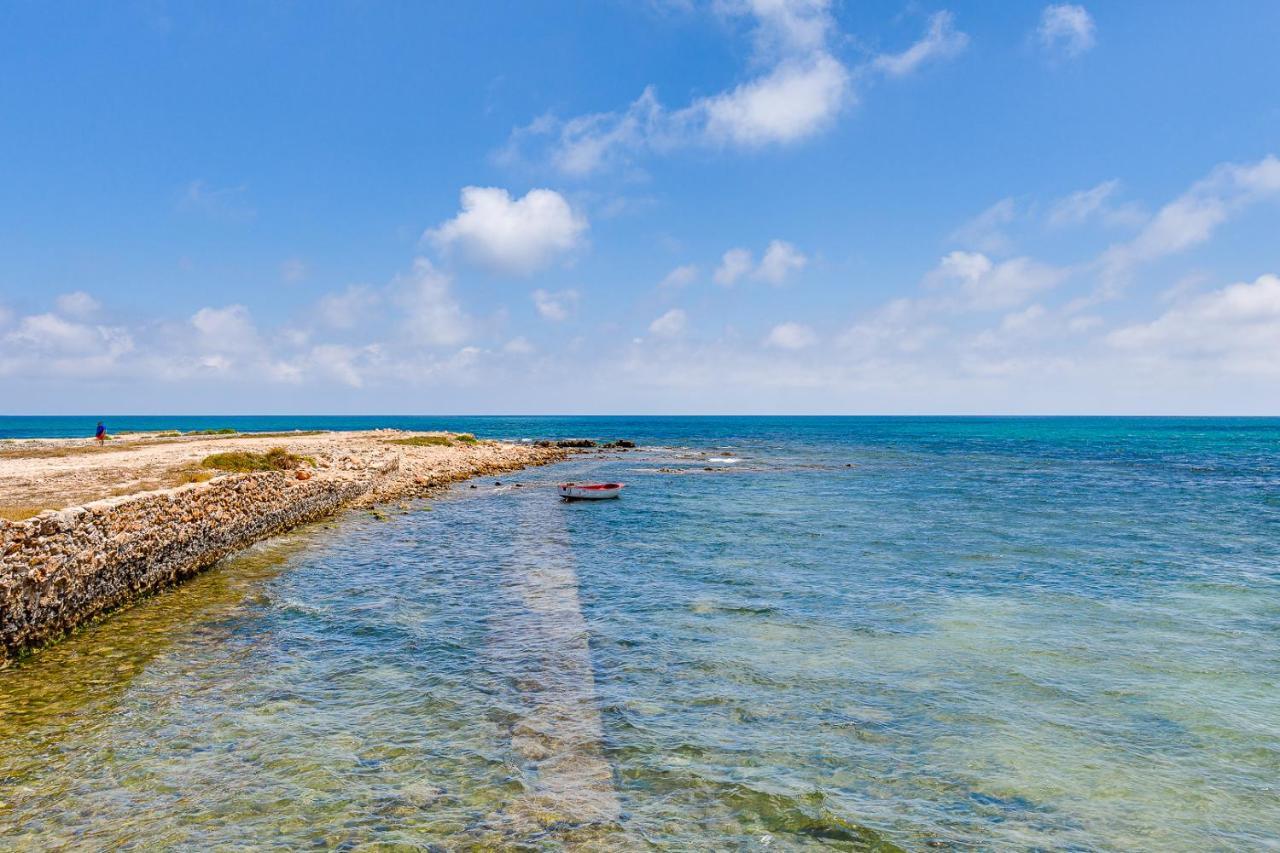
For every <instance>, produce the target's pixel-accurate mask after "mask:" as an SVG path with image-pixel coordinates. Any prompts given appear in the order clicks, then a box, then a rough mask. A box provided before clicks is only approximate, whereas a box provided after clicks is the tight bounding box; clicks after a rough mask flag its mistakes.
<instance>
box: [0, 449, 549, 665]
mask: <svg viewBox="0 0 1280 853" xmlns="http://www.w3.org/2000/svg"><path fill="white" fill-rule="evenodd" d="M414 435H422V434H421V433H418V434H415V433H405V432H398V431H393V430H378V431H371V432H358V433H322V434H318V435H287V434H286V435H274V436H267V437H250V436H219V437H214V438H210V437H199V438H191V437H174V438H160V437H139V438H130V439H128V440H127V441H125V440H119V439H117V441H116V443H115V444H114V445H112V444H109V445H108V446H107V447H105V448H95V447H89V446H87V445H86V443H85V442H83V441H79V442H68V441H57V440H44V441H24V442H5V443H4V444H3V445H0V500H3V502H4V504H6V505H9V506H13V505H31V504H35V505H36V506H38V507H39V506H44V507H50V508H49V509H46V510H44V511H43V512H40V513H39V514H37V515H35V516H34V517H32V518H29V519H25V520H21V521H8V520H4V519H0V665H3V661H4V660H6V659H9V658H12V657H14V656H16V655H18V654H20V653H22V652H23V651H25V650H27V649H31V648H35V647H38V646H41V645H44V644H46V643H48V642H51V641H53V640H56V639H58V638H59V637H61V636H63V635H65V634H66V633H67V632H68V631H71V630H73V629H75V628H76V627H78V626H80V625H82V624H84V623H86V622H88V621H90V620H92V619H94V618H97V617H99V616H102V615H104V614H106V613H108V612H110V611H111V610H114V609H116V608H118V607H121V606H124V605H126V604H128V603H130V602H132V601H134V600H136V599H138V598H140V597H143V596H145V595H148V594H150V593H152V592H154V591H156V590H159V589H162V588H164V587H166V586H169V585H172V584H174V583H178V582H180V581H182V580H183V579H185V578H187V577H190V576H191V575H193V574H196V573H197V572H199V571H201V570H203V569H205V568H207V567H209V566H211V565H212V564H214V563H216V562H217V561H218V560H220V559H222V558H223V557H226V556H228V555H230V554H232V553H235V552H236V551H239V550H241V549H243V548H245V547H247V546H249V545H251V544H253V543H254V542H257V541H260V540H262V539H265V538H267V537H270V536H273V535H278V534H280V533H283V532H285V531H287V530H289V529H291V528H294V527H297V526H298V525H300V524H305V523H307V522H310V521H314V520H317V519H319V518H323V517H325V516H328V515H332V514H334V513H336V512H338V511H340V510H342V509H344V508H347V507H352V506H364V505H370V504H374V503H377V502H380V501H387V500H394V499H397V498H403V497H408V496H412V495H417V494H423V493H426V492H429V491H431V490H433V489H437V488H439V487H441V486H445V485H447V484H449V483H453V482H456V481H459V480H465V479H468V478H470V477H475V476H483V475H487V474H495V473H500V472H505V471H511V470H517V469H520V468H524V467H526V466H529V465H542V464H546V463H550V462H556V461H560V460H562V459H564V458H566V456H567V455H568V453H569V451H566V450H564V449H561V448H555V447H537V446H531V445H521V444H509V443H500V442H490V441H481V442H478V443H475V444H468V443H461V442H454V443H452V444H450V445H448V446H412V445H404V444H395V443H392V441H393V440H396V439H404V438H409V437H412V436H414ZM273 447H284V448H285V449H286V450H288V451H289V452H290V453H294V454H297V455H299V456H305V457H309V458H310V459H311V460H314V466H308V467H307V468H305V469H304V473H301V474H300V473H299V472H295V471H272V472H261V473H251V474H216V475H215V476H213V478H212V479H210V480H208V481H207V482H195V483H188V484H185V485H181V486H176V487H171V488H163V487H160V488H156V487H155V486H156V485H157V484H159V485H161V486H163V484H164V483H166V482H171V481H172V480H173V479H175V478H177V477H180V476H181V475H182V474H183V473H184V472H192V471H197V470H199V467H198V466H199V462H200V460H202V459H203V458H204V457H206V456H208V455H210V454H213V453H221V452H227V451H253V452H262V451H265V450H267V449H270V448H273ZM148 487H151V488H148ZM121 492H124V493H123V494H121ZM86 496H87V497H89V498H90V499H89V500H85V497H86ZM95 497H96V498H97V499H93V498H95Z"/></svg>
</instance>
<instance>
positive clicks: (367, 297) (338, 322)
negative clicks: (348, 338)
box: [317, 284, 380, 329]
mask: <svg viewBox="0 0 1280 853" xmlns="http://www.w3.org/2000/svg"><path fill="white" fill-rule="evenodd" d="M379 301H380V297H379V296H378V294H377V293H375V292H374V291H373V289H372V288H370V287H369V286H368V285H363V284H353V285H351V286H350V287H348V288H347V289H346V290H344V291H342V292H341V293H330V294H327V295H325V296H323V297H321V299H320V303H319V305H318V306H317V311H318V312H319V314H320V319H321V320H322V321H323V322H324V323H325V324H327V325H329V326H332V327H333V328H335V329H351V328H354V327H355V326H357V325H359V324H360V323H361V322H362V321H363V320H364V319H365V317H366V316H367V315H368V313H369V311H370V310H371V309H372V308H373V307H374V306H376V305H377V304H378V303H379Z"/></svg>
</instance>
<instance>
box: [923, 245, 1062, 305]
mask: <svg viewBox="0 0 1280 853" xmlns="http://www.w3.org/2000/svg"><path fill="white" fill-rule="evenodd" d="M1066 277H1067V271H1066V270H1062V269H1058V268H1056V267H1050V266H1047V265H1045V264H1042V263H1039V262H1038V261H1034V260H1032V259H1031V258H1025V257H1019V258H1012V259H1010V260H1007V261H1003V262H1001V263H998V264H997V263H993V262H992V261H991V259H990V258H988V257H987V256H986V255H983V254H981V253H978V252H951V253H950V254H948V255H947V256H946V257H944V258H943V259H942V260H941V261H940V262H939V263H938V266H937V267H936V268H935V269H934V270H933V271H932V272H930V273H929V274H928V275H927V276H926V277H925V279H926V282H927V283H929V284H931V285H934V286H943V287H949V286H953V285H958V286H959V290H960V293H961V294H962V296H963V297H964V305H965V307H968V308H971V309H974V310H979V311H982V310H998V309H1005V308H1012V307H1014V306H1016V305H1020V304H1021V303H1023V302H1025V301H1027V300H1028V299H1030V298H1031V297H1032V296H1035V295H1036V294H1038V293H1041V292H1043V291H1046V290H1049V289H1050V288H1052V287H1055V286H1056V285H1058V284H1059V283H1061V282H1062V281H1063V280H1064V279H1065V278H1066Z"/></svg>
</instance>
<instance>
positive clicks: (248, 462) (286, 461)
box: [200, 447, 316, 473]
mask: <svg viewBox="0 0 1280 853" xmlns="http://www.w3.org/2000/svg"><path fill="white" fill-rule="evenodd" d="M315 464H316V463H315V460H314V459H312V458H311V457H309V456H298V455H296V454H293V453H290V452H289V451H287V450H285V449H284V448H283V447H273V448H271V449H270V450H268V451H267V452H266V453H247V452H234V453H215V454H213V455H212V456H206V457H205V458H204V461H203V462H201V463H200V465H201V466H202V467H205V468H216V469H217V470H219V471H231V472H235V473H247V472H250V471H291V470H293V469H295V468H301V467H302V466H303V465H315Z"/></svg>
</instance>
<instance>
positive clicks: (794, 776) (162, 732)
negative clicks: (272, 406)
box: [0, 418, 1280, 851]
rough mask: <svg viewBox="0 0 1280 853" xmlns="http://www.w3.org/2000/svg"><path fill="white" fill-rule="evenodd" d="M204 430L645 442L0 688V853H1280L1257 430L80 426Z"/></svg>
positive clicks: (1268, 504)
mask: <svg viewBox="0 0 1280 853" xmlns="http://www.w3.org/2000/svg"><path fill="white" fill-rule="evenodd" d="M94 422H96V419H94V418H89V419H81V420H78V421H73V420H62V419H39V420H37V419H28V418H22V419H2V418H0V435H6V436H14V435H17V434H36V433H38V434H44V435H53V434H85V433H86V432H87V431H89V430H91V429H92V426H93V423H94ZM85 425H87V429H86V427H85ZM224 425H229V426H238V427H240V428H245V429H248V428H259V429H267V430H277V429H286V428H303V429H308V428H364V427H368V426H404V427H412V428H450V429H459V430H466V431H473V432H475V433H477V434H478V435H481V436H486V437H504V438H540V437H553V436H561V437H563V436H589V437H600V438H616V437H621V438H631V439H635V440H637V441H639V442H641V443H642V444H643V445H644V447H643V448H642V449H641V450H639V451H636V452H631V453H625V454H615V455H601V456H587V457H580V458H578V459H575V460H573V461H571V462H569V463H565V464H564V465H561V466H558V467H553V468H543V469H531V470H528V471H524V472H520V473H519V474H518V475H515V476H512V477H510V478H508V477H503V478H501V483H502V485H495V484H494V481H493V480H481V481H476V482H475V485H476V486H477V488H475V489H472V488H469V487H468V486H467V485H462V486H460V487H457V488H455V489H453V490H452V491H450V492H449V493H448V494H447V495H444V496H441V497H439V498H435V499H432V500H430V501H429V502H422V501H415V502H413V503H411V504H409V505H408V509H405V510H401V509H400V508H398V507H395V506H393V507H392V515H391V518H390V519H389V520H387V521H379V520H377V519H375V518H373V517H372V516H370V515H368V514H365V513H353V514H348V515H347V516H344V517H343V518H341V519H337V520H335V521H334V522H331V523H327V524H321V525H315V526H312V527H310V528H307V529H305V530H302V531H299V532H297V533H295V534H293V535H291V536H288V537H286V538H284V539H282V540H280V541H278V542H275V543H272V544H270V545H267V546H264V547H260V548H257V549H254V550H253V551H251V552H249V553H247V554H246V555H244V556H242V557H239V558H237V559H234V560H230V561H227V562H226V563H225V564H223V565H222V566H220V567H218V568H217V569H215V570H213V571H211V572H208V573H206V574H205V575H203V576H201V577H200V578H198V579H196V580H195V581H193V582H191V583H189V584H187V585H185V586H183V587H182V588H180V589H177V590H173V591H171V592H168V593H165V594H163V595H160V596H157V597H155V598H153V599H151V600H149V601H147V602H144V603H143V604H141V605H139V606H137V607H134V608H132V609H130V610H128V611H126V612H124V613H122V614H119V615H117V616H116V617H114V618H113V619H111V620H109V621H108V622H105V623H103V624H101V625H99V626H96V627H94V628H92V629H90V630H87V631H85V632H82V633H81V634H79V635H77V636H75V637H73V638H71V639H70V640H68V641H67V642H64V643H62V644H60V645H58V646H55V647H53V648H51V649H49V650H47V651H45V652H43V653H41V654H39V655H36V656H33V657H31V658H30V659H28V660H26V661H24V662H23V663H21V664H20V665H18V666H15V667H11V668H10V669H8V670H5V671H0V849H32V848H43V849H48V848H56V847H59V846H62V847H65V848H67V849H99V848H102V847H109V846H115V845H129V844H133V845H136V846H137V847H139V848H152V847H175V848H206V847H212V848H226V849H233V848H237V847H245V846H249V847H272V846H275V847H279V848H280V849H296V848H298V847H305V846H331V847H344V848H346V849H365V848H363V847H361V845H383V846H381V847H377V846H374V847H370V848H368V849H399V848H397V847H396V846H395V845H400V846H401V847H402V848H403V849H421V848H427V849H454V848H459V847H461V848H467V847H468V846H473V845H474V846H484V845H488V846H490V847H493V848H498V849H505V848H526V849H544V848H545V849H555V848H562V847H564V848H575V847H576V848H578V849H674V850H704V849H762V850H763V849H798V848H809V847H813V848H820V847H831V848H835V849H855V850H889V849H894V847H895V846H896V847H898V848H902V849H908V850H924V849H965V850H968V849H974V848H977V849H1044V850H1049V849H1053V850H1058V849H1066V850H1095V849H1108V850H1152V851H1157V850H1159V851H1165V850H1188V851H1190V850H1256V849H1276V848H1277V847H1280V782H1277V780H1278V779H1280V420H1276V419H1162V418H1150V419H1088V418H1079V419H1076V418H1070V419H1056V418H1042V419H1035V418H1029V419H1022V418H1008V419H1005V418H997V419H982V418H965V419H947V418H938V419H931V418H803V419H786V418H706V419H701V418H598V419H596V418H593V419H574V418H563V419H544V418H418V419H415V418H369V419H363V418H261V419H258V418H255V419H247V420H237V419H233V418H191V419H164V418H149V419H148V418H138V419H126V418H113V419H110V420H109V421H108V427H109V429H116V430H119V429H168V428H183V429H186V428H192V429H194V428H205V427H218V426H224ZM707 469H710V470H707ZM587 478H592V479H620V480H623V481H625V482H627V483H628V488H627V490H626V493H625V497H624V498H623V499H622V500H620V501H617V502H610V503H606V504H598V505H590V504H567V505H566V504H562V503H559V502H558V501H556V500H555V498H554V493H553V485H554V483H555V482H556V481H558V480H561V479H587ZM517 483H518V484H519V486H518V487H517V486H516V484H517ZM428 505H429V506H430V509H429V510H428V509H427V506H428Z"/></svg>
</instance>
